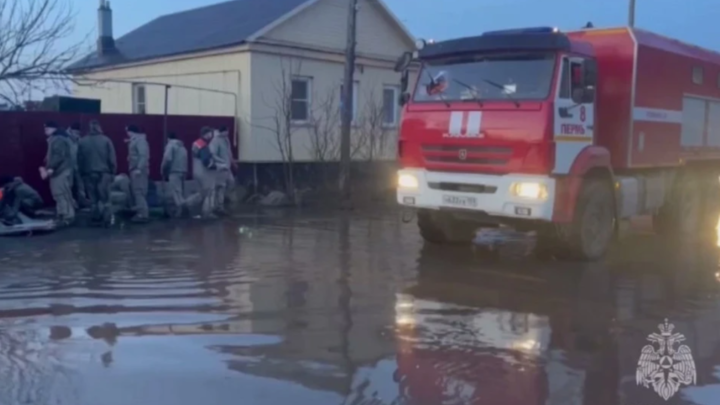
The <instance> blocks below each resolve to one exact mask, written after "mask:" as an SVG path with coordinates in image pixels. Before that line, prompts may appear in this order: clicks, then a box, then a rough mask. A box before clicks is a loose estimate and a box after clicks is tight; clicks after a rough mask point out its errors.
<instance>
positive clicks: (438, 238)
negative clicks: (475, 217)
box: [417, 210, 477, 244]
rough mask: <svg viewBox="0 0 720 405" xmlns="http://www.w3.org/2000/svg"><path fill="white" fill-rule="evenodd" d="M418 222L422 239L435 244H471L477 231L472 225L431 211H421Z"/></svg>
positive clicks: (418, 214)
mask: <svg viewBox="0 0 720 405" xmlns="http://www.w3.org/2000/svg"><path fill="white" fill-rule="evenodd" d="M417 222H418V227H419V228H420V235H421V236H422V238H423V239H424V240H425V241H426V242H430V243H434V244H461V243H464V244H469V243H470V242H471V241H472V240H473V238H474V237H475V230H476V229H477V227H475V226H474V225H473V224H472V223H468V222H464V221H459V220H457V219H455V218H453V217H452V216H450V215H447V214H445V213H441V212H435V211H429V210H419V211H418V213H417Z"/></svg>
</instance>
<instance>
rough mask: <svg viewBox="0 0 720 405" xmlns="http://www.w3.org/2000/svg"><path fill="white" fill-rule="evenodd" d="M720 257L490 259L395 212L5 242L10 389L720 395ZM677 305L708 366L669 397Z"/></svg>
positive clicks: (412, 398) (595, 403)
mask: <svg viewBox="0 0 720 405" xmlns="http://www.w3.org/2000/svg"><path fill="white" fill-rule="evenodd" d="M717 271H718V249H717V248H716V247H715V246H712V245H710V244H708V243H692V244H691V243H687V244H683V245H682V246H680V245H678V244H677V243H671V242H669V241H663V240H660V239H659V238H657V237H654V236H648V235H636V236H634V237H632V238H630V239H628V240H625V241H623V242H622V243H621V244H619V245H618V246H617V247H616V248H615V250H614V251H613V252H612V254H611V255H610V257H609V258H608V259H607V260H606V261H604V262H602V263H595V264H580V263H557V262H542V261H537V260H534V259H523V258H517V257H502V258H500V259H497V260H490V259H488V258H487V257H484V256H483V255H480V254H478V253H477V252H475V251H474V250H473V249H471V248H450V247H444V248H437V247H436V248H430V247H425V246H424V245H423V243H422V241H421V239H420V238H419V235H418V233H417V230H416V224H415V223H414V222H413V223H409V224H406V223H403V222H402V221H401V218H400V216H399V215H398V214H397V213H395V212H358V213H353V214H352V215H350V214H342V213H327V212H304V213H289V212H284V213H272V212H269V213H265V214H259V215H255V214H252V215H251V214H248V215H244V216H239V217H237V218H233V219H229V220H225V221H221V222H215V223H203V222H201V221H190V222H175V223H171V222H167V223H153V224H150V225H148V226H144V227H130V228H126V229H121V230H113V231H106V230H95V229H72V230H67V231H64V232H58V233H56V234H53V235H47V236H43V237H33V238H22V239H3V240H0V404H2V405H6V404H8V405H14V404H53V405H55V404H72V405H85V404H87V405H116V404H117V405H126V404H135V405H146V404H147V405H165V404H172V405H186V404H187V405H191V404H192V405H196V404H208V405H210V404H213V405H224V404H228V405H230V404H232V405H237V404H281V403H282V404H291V403H298V404H300V403H308V404H315V405H322V404H353V405H356V404H357V405H359V404H373V405H380V404H422V405H425V404H427V405H430V404H433V405H436V404H489V405H541V404H543V405H556V404H557V405H561V404H562V405H613V404H623V405H624V404H627V405H652V404H688V405H689V404H696V405H714V404H717V403H718V398H720V295H718V285H719V284H720V283H718V280H717V277H716V273H717ZM666 318H667V319H668V322H669V324H673V325H674V329H673V331H672V333H682V334H683V335H684V337H685V340H684V341H682V342H679V340H680V339H676V340H677V341H678V342H676V343H677V344H675V345H674V347H675V348H676V349H677V348H678V346H679V345H686V346H687V347H688V348H689V349H690V350H691V353H692V358H693V362H694V363H693V364H694V367H695V371H696V380H695V381H694V382H691V383H690V384H687V385H685V384H682V383H681V384H680V385H679V386H678V388H679V391H678V392H677V393H674V391H673V393H674V395H672V396H671V397H669V399H668V400H665V399H664V398H663V397H661V396H660V395H659V394H658V393H656V390H655V389H654V388H653V385H652V384H650V386H649V387H647V388H646V387H644V386H642V385H638V384H637V382H636V370H637V365H638V359H640V356H641V353H642V350H643V347H644V346H646V345H649V344H652V342H651V341H649V340H648V339H647V337H648V335H649V334H651V333H656V334H660V333H661V332H662V330H661V329H659V325H660V324H663V323H664V320H665V319H666ZM655 347H657V345H656V346H655ZM684 364H687V363H684ZM668 375H669V374H667V373H666V374H665V377H662V376H660V377H658V378H659V379H660V380H663V378H664V381H665V382H666V385H665V388H666V389H667V387H670V389H672V383H673V382H674V381H676V380H677V375H676V374H673V375H671V376H670V377H673V376H674V377H673V378H675V379H673V378H670V377H668ZM656 377H657V376H656ZM668 381H669V382H668ZM668 384H669V385H668Z"/></svg>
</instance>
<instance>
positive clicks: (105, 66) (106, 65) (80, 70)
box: [67, 40, 247, 74]
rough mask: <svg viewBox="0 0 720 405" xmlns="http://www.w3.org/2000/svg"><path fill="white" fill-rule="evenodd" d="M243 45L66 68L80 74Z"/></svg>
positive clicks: (212, 53) (167, 60)
mask: <svg viewBox="0 0 720 405" xmlns="http://www.w3.org/2000/svg"><path fill="white" fill-rule="evenodd" d="M244 45H247V41H245V40H243V41H240V42H235V43H231V44H226V45H221V46H215V47H209V48H203V49H198V50H194V51H188V52H178V53H174V54H168V55H160V56H152V57H147V58H141V59H130V60H124V61H121V62H117V63H102V64H96V65H90V66H82V67H77V68H72V67H70V68H68V69H67V70H68V72H72V74H81V73H93V72H97V71H103V70H114V69H121V68H125V67H131V66H136V65H147V64H152V63H164V62H172V61H175V60H181V59H187V57H189V56H191V55H198V54H203V53H210V55H201V56H212V55H214V54H215V53H216V52H217V51H221V50H228V49H232V48H236V47H242V46H244ZM242 50H243V49H237V51H242ZM233 51H234V50H233ZM223 53H224V52H223Z"/></svg>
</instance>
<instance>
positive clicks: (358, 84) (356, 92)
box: [340, 82, 360, 122]
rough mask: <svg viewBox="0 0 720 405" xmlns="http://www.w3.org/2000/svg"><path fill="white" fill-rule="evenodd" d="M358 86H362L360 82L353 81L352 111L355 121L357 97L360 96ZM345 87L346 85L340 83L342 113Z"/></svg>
mask: <svg viewBox="0 0 720 405" xmlns="http://www.w3.org/2000/svg"><path fill="white" fill-rule="evenodd" d="M358 87H360V83H359V82H353V92H352V93H353V94H352V106H350V108H351V110H350V111H352V122H355V117H357V98H358ZM344 88H345V85H343V84H341V85H340V113H341V114H342V101H343V89H344Z"/></svg>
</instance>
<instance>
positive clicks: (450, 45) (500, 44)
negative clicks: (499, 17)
mask: <svg viewBox="0 0 720 405" xmlns="http://www.w3.org/2000/svg"><path fill="white" fill-rule="evenodd" d="M545 50H547V51H570V52H577V53H581V54H585V55H588V56H592V55H594V50H593V47H592V46H591V45H590V44H587V43H583V42H575V41H570V39H569V38H568V36H567V35H565V34H564V33H507V34H505V33H500V34H494V33H493V34H492V35H488V34H487V33H486V34H483V35H478V36H473V37H463V38H455V39H449V40H446V41H441V42H436V43H433V44H428V45H427V46H426V47H425V48H423V49H421V50H420V51H419V55H420V58H438V57H444V56H449V55H457V54H466V53H474V52H498V51H545Z"/></svg>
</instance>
